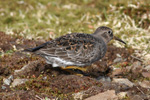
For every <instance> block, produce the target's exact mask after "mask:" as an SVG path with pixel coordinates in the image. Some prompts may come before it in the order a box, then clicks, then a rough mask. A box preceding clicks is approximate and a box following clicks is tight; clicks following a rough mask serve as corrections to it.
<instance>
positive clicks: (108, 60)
mask: <svg viewBox="0 0 150 100" xmlns="http://www.w3.org/2000/svg"><path fill="white" fill-rule="evenodd" d="M0 35H1V36H2V37H1V38H0V41H2V43H1V44H0V48H1V51H2V52H3V53H4V55H3V56H1V58H0V62H1V63H0V87H1V89H0V92H1V93H0V99H6V98H7V99H8V100H9V99H12V98H13V100H15V99H21V100H24V98H29V99H33V100H34V99H35V100H36V99H37V98H45V97H47V98H51V99H56V98H59V99H66V100H70V99H74V95H73V94H76V93H80V92H81V94H82V95H83V94H84V95H85V96H83V98H87V97H90V96H92V95H95V94H98V93H100V92H104V91H107V90H112V89H113V90H115V91H116V93H120V92H122V91H126V92H128V98H131V97H132V96H133V95H140V96H142V92H139V91H143V93H148V91H147V89H145V88H142V87H140V88H139V89H140V90H139V89H137V88H136V86H135V87H129V86H127V85H125V84H118V83H114V82H112V81H111V79H113V78H120V77H122V78H127V79H129V80H131V81H132V82H134V81H135V80H136V81H139V80H144V77H143V76H142V74H141V72H142V71H140V72H139V74H138V75H137V74H135V72H136V71H135V70H137V69H138V68H142V67H140V66H142V64H139V63H134V62H135V59H133V58H132V57H131V54H132V53H133V52H134V50H132V49H124V48H117V47H115V46H108V50H107V53H106V55H105V57H104V58H103V59H101V60H100V61H98V62H96V63H94V64H92V65H91V66H90V67H89V68H88V71H86V72H81V71H79V70H69V71H66V70H63V69H61V68H53V67H52V66H51V65H48V64H46V63H45V60H44V59H43V58H41V57H39V56H37V55H33V54H29V53H24V52H22V51H21V50H22V49H23V48H29V47H35V46H37V45H39V44H42V43H44V42H45V41H44V40H36V41H35V40H27V39H24V38H22V37H16V36H14V37H11V36H9V35H6V34H4V33H3V32H0ZM4 41H5V42H4ZM6 41H7V42H6ZM14 46H15V47H16V48H17V50H13V52H11V53H7V52H6V51H8V50H12V49H14ZM117 54H118V55H119V56H120V57H121V59H122V60H121V61H119V62H114V60H115V59H116V58H117ZM132 64H133V65H132ZM137 66H138V67H137ZM114 67H117V68H118V69H119V72H115V73H114ZM135 67H137V69H136V68H135ZM70 71H72V72H76V73H78V74H82V75H83V76H77V75H73V73H70ZM118 73H119V74H118ZM113 74H115V75H113ZM10 75H13V78H14V79H16V78H20V79H21V78H24V79H28V81H27V82H25V83H23V84H21V85H18V86H16V87H11V86H9V85H5V84H4V79H7V78H8V77H9V76H10ZM100 76H102V77H101V78H99V77H100ZM103 76H105V77H108V79H107V78H105V77H103ZM137 86H138V87H139V85H137ZM12 90H13V91H12ZM83 91H84V92H83ZM132 91H134V93H133V94H132V93H131V92H132ZM145 98H147V97H145Z"/></svg>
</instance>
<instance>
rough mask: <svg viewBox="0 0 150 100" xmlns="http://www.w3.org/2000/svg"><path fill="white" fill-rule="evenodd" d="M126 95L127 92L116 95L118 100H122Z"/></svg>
mask: <svg viewBox="0 0 150 100" xmlns="http://www.w3.org/2000/svg"><path fill="white" fill-rule="evenodd" d="M126 95H127V92H120V93H118V94H117V96H118V98H119V100H120V99H123V98H124V97H126Z"/></svg>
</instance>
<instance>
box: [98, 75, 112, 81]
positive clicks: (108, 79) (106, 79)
mask: <svg viewBox="0 0 150 100" xmlns="http://www.w3.org/2000/svg"><path fill="white" fill-rule="evenodd" d="M97 80H99V81H100V82H101V81H105V82H106V81H107V82H111V79H110V77H106V76H99V77H98V78H97Z"/></svg>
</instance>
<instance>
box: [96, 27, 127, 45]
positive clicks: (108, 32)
mask: <svg viewBox="0 0 150 100" xmlns="http://www.w3.org/2000/svg"><path fill="white" fill-rule="evenodd" d="M93 35H94V36H96V37H101V38H102V39H103V40H104V42H105V43H108V42H109V41H111V40H112V39H115V40H117V41H120V42H122V43H124V44H126V43H125V42H124V41H123V40H121V39H119V38H117V37H116V36H114V35H113V30H112V29H111V28H109V27H106V26H101V27H98V28H97V29H96V30H95V32H94V33H93Z"/></svg>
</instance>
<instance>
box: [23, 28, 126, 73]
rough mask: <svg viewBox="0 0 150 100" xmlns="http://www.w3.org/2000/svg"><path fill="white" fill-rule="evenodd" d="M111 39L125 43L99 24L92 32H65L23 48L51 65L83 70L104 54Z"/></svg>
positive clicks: (109, 29)
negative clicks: (44, 41)
mask: <svg viewBox="0 0 150 100" xmlns="http://www.w3.org/2000/svg"><path fill="white" fill-rule="evenodd" d="M112 39H115V40H118V41H120V42H122V43H124V44H126V43H125V42H124V41H123V40H121V39H119V38H118V37H116V36H114V35H113V30H112V29H111V28H109V27H107V26H100V27H98V28H97V29H96V30H95V32H94V33H92V34H87V33H71V34H66V35H63V36H60V37H58V38H56V39H54V40H51V41H48V42H46V43H43V44H42V45H39V46H37V47H34V48H27V49H24V51H27V52H32V53H34V54H36V55H40V56H41V57H43V58H45V60H46V63H47V64H51V65H52V66H53V67H63V68H66V69H67V68H68V69H79V70H82V71H85V69H83V67H84V66H90V65H91V64H92V63H94V62H96V61H98V60H100V59H102V58H103V57H104V56H105V54H106V51H107V44H108V43H109V42H110V41H111V40H112Z"/></svg>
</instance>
